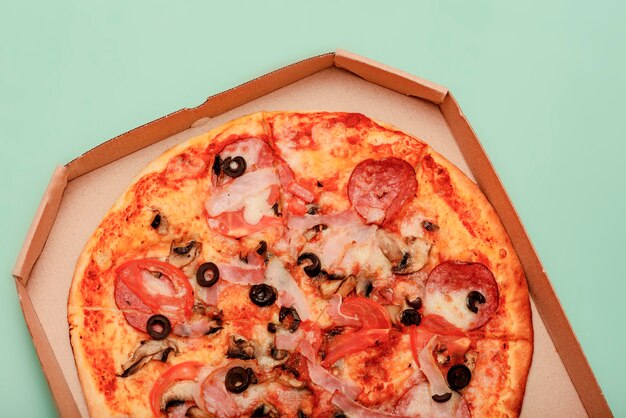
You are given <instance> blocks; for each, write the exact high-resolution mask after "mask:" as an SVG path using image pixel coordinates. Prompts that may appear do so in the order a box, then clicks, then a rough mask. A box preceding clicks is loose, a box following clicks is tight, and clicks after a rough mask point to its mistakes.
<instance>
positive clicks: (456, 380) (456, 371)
mask: <svg viewBox="0 0 626 418" xmlns="http://www.w3.org/2000/svg"><path fill="white" fill-rule="evenodd" d="M447 378H448V386H450V389H453V390H461V389H463V388H464V387H465V386H467V385H469V382H470V380H471V379H472V372H470V369H469V368H468V367H467V366H466V365H465V364H455V365H454V366H452V367H450V370H448V376H447Z"/></svg>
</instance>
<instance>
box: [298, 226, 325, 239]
mask: <svg viewBox="0 0 626 418" xmlns="http://www.w3.org/2000/svg"><path fill="white" fill-rule="evenodd" d="M326 228H327V226H326V225H324V224H319V225H315V226H314V227H313V228H309V229H307V230H306V231H304V233H303V234H302V235H303V236H304V239H306V240H307V241H311V240H312V239H313V238H315V237H316V236H317V234H319V233H320V232H322V231H323V230H325V229H326Z"/></svg>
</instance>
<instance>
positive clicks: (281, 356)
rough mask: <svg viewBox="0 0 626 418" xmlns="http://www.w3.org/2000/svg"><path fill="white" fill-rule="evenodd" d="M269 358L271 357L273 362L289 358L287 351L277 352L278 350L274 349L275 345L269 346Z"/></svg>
mask: <svg viewBox="0 0 626 418" xmlns="http://www.w3.org/2000/svg"><path fill="white" fill-rule="evenodd" d="M270 356H272V358H273V359H274V360H279V361H280V360H285V359H286V358H287V356H289V351H287V350H279V349H278V348H276V346H275V345H273V344H272V345H271V346H270Z"/></svg>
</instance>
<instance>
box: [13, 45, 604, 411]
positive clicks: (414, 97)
mask: <svg viewBox="0 0 626 418" xmlns="http://www.w3.org/2000/svg"><path fill="white" fill-rule="evenodd" d="M260 110H302V111H313V110H329V111H352V112H360V113H364V114H366V115H367V116H369V117H372V118H374V119H377V120H380V121H384V122H387V123H390V124H393V125H395V126H397V127H398V128H400V129H402V130H403V131H405V132H407V133H410V134H412V135H414V136H416V137H418V138H421V139H422V140H424V141H426V142H428V143H429V144H431V145H432V146H433V148H435V149H436V150H437V151H439V152H440V153H442V154H443V155H445V156H446V157H447V158H448V159H450V160H451V161H452V162H453V163H454V164H456V165H457V166H458V167H459V168H460V169H461V170H462V171H464V172H465V173H466V174H467V175H468V176H470V177H471V178H473V179H474V180H475V181H476V182H477V183H478V185H479V186H480V188H481V189H482V191H483V192H484V193H485V195H486V196H487V197H488V199H489V201H490V202H491V204H492V205H493V206H494V208H495V209H496V211H497V212H498V214H499V215H500V217H501V219H502V221H503V223H504V225H505V227H506V229H507V231H508V233H509V236H510V237H511V240H512V242H513V245H514V246H515V249H516V250H517V253H518V255H519V257H520V259H521V261H522V264H523V266H524V269H525V271H526V275H527V278H528V283H529V288H530V292H531V297H532V300H533V322H534V327H535V352H534V356H533V364H532V366H531V372H530V376H529V380H528V386H527V391H526V397H525V399H524V406H523V409H522V415H523V416H525V417H537V416H567V417H579V416H581V417H582V416H592V417H608V416H611V411H610V409H609V407H608V404H607V403H606V401H605V399H604V396H603V395H602V392H601V390H600V387H599V386H598V383H597V381H596V379H595V376H594V375H593V372H592V371H591V368H590V367H589V364H588V362H587V360H586V358H585V356H584V354H583V352H582V350H581V347H580V344H579V343H578V341H577V339H576V336H575V335H574V332H573V331H572V328H571V326H570V324H569V322H568V320H567V318H566V316H565V314H564V312H563V309H562V308H561V305H560V303H559V301H558V298H557V296H556V295H555V293H554V290H553V288H552V286H551V284H550V282H549V280H548V278H547V276H546V274H545V272H544V271H543V267H542V265H541V262H540V261H539V258H538V257H537V254H536V252H535V250H534V249H533V246H532V244H531V242H530V240H529V238H528V236H527V234H526V232H525V231H524V227H523V226H522V224H521V222H520V219H519V217H518V216H517V214H516V212H515V209H514V208H513V206H512V204H511V202H510V200H509V198H508V196H507V194H506V192H505V190H504V188H503V186H502V184H501V182H500V180H499V179H498V176H497V175H496V173H495V172H494V170H493V167H492V165H491V163H490V162H489V159H488V158H487V156H486V154H485V152H484V151H483V149H482V147H481V145H480V143H479V141H478V139H477V137H476V135H475V134H474V132H473V131H472V128H471V127H470V125H469V123H468V121H467V120H466V119H465V117H464V116H463V113H462V112H461V109H460V108H459V106H458V104H457V102H456V100H455V99H454V97H453V96H452V94H451V93H450V92H449V91H448V90H447V89H446V88H445V87H442V86H439V85H437V84H434V83H431V82H428V81H426V80H422V79H419V78H417V77H414V76H412V75H410V74H406V73H402V72H400V71H397V70H395V69H392V68H389V67H386V66H384V65H381V64H379V63H375V62H372V61H370V60H367V59H365V58H363V57H360V56H356V55H354V54H351V53H348V52H346V51H341V50H338V51H337V52H335V53H329V54H324V55H320V56H317V57H313V58H309V59H306V60H304V61H300V62H298V63H295V64H292V65H290V66H287V67H284V68H281V69H279V70H277V71H274V72H272V73H269V74H267V75H264V76H262V77H259V78H257V79H255V80H252V81H250V82H248V83H245V84H242V85H240V86H238V87H235V88H233V89H230V90H228V91H225V92H223V93H220V94H217V95H215V96H212V97H210V98H209V99H208V100H207V101H206V102H205V103H203V104H202V105H200V106H198V107H196V108H192V109H183V110H180V111H177V112H175V113H172V114H170V115H168V116H165V117H163V118H161V119H158V120H156V121H154V122H151V123H148V124H146V125H143V126H141V127H139V128H136V129H134V130H132V131H130V132H127V133H125V134H123V135H120V136H118V137H116V138H113V139H111V140H109V141H107V142H105V143H103V144H102V145H100V146H98V147H96V148H94V149H92V150H91V151H89V152H87V153H85V154H83V155H82V156H80V157H78V158H76V159H75V160H73V161H71V162H70V163H68V164H67V165H65V166H61V167H58V168H57V170H56V171H55V173H54V175H53V177H52V179H51V181H50V185H49V187H48V189H47V191H46V193H45V195H44V197H43V200H42V203H41V205H40V207H39V210H38V212H37V214H36V216H35V219H34V220H33V223H32V225H31V228H30V230H29V232H28V235H27V237H26V241H25V243H24V247H23V249H22V251H21V253H20V255H19V258H18V260H17V263H16V266H15V269H14V272H13V275H14V277H15V280H16V286H17V291H18V294H19V297H20V301H21V304H22V309H23V311H24V316H25V318H26V321H27V324H28V327H29V329H30V332H31V335H32V337H33V341H34V343H35V347H36V350H37V353H38V355H39V358H40V360H41V363H42V367H43V370H44V373H45V375H46V378H47V380H48V383H49V385H50V388H51V391H52V394H53V397H54V399H55V401H56V403H57V406H58V408H59V411H60V412H61V415H62V416H64V417H78V416H87V415H88V414H87V408H86V404H85V401H84V398H83V395H82V392H81V388H80V383H79V381H78V376H77V373H76V366H75V364H74V360H73V355H72V350H71V347H70V344H69V338H68V326H67V320H66V317H67V307H66V301H67V294H68V290H69V286H70V283H71V279H72V274H73V270H74V265H75V263H76V260H77V257H78V255H79V254H80V252H81V250H82V247H83V246H84V244H85V243H86V241H87V239H88V238H89V236H90V235H91V233H92V232H93V230H94V229H95V228H96V226H97V225H98V223H99V221H100V220H101V219H102V217H103V216H104V215H105V213H106V212H107V210H108V209H109V208H110V207H111V205H112V204H113V203H114V202H115V200H116V199H117V197H118V196H119V195H120V194H121V193H122V192H123V191H124V189H125V188H126V187H127V185H128V184H129V183H130V181H131V180H132V178H133V177H134V175H135V174H136V173H137V172H139V171H140V170H141V169H142V168H143V166H145V165H146V164H147V163H148V162H149V161H151V160H152V159H154V158H156V157H157V156H158V155H160V154H161V153H162V152H163V151H165V150H166V149H168V148H169V147H171V146H173V145H174V144H177V143H179V142H181V141H184V140H185V139H188V138H191V137H193V136H196V135H198V134H200V133H202V132H206V131H208V130H209V129H211V128H213V127H216V126H219V125H220V124H222V123H224V122H226V121H228V120H230V119H233V118H236V117H238V116H242V115H245V114H248V113H252V112H255V111H260Z"/></svg>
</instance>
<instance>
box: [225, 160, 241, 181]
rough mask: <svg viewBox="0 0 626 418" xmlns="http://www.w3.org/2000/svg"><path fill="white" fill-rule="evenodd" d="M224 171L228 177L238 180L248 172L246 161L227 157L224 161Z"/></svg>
mask: <svg viewBox="0 0 626 418" xmlns="http://www.w3.org/2000/svg"><path fill="white" fill-rule="evenodd" d="M222 171H223V172H224V174H226V175H227V176H228V177H232V178H237V177H239V176H241V175H243V173H245V172H246V160H244V159H243V157H235V158H231V157H227V158H226V159H225V160H224V161H222Z"/></svg>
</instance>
